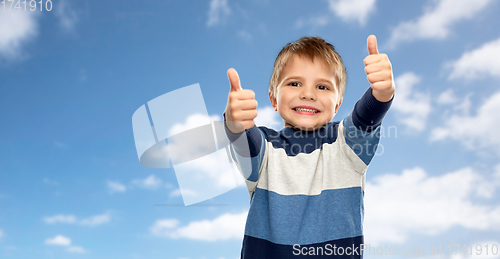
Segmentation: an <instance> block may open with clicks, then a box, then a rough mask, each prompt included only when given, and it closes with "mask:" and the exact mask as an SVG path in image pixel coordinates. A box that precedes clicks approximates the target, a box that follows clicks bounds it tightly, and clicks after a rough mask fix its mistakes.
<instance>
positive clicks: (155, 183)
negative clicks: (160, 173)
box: [132, 174, 163, 190]
mask: <svg viewBox="0 0 500 259" xmlns="http://www.w3.org/2000/svg"><path fill="white" fill-rule="evenodd" d="M162 183H163V182H162V180H161V179H160V178H158V177H156V176H155V175H153V174H152V175H150V176H148V177H146V178H145V179H136V180H133V181H132V184H134V185H136V186H138V187H140V188H145V189H151V190H154V189H158V187H160V186H161V185H162Z"/></svg>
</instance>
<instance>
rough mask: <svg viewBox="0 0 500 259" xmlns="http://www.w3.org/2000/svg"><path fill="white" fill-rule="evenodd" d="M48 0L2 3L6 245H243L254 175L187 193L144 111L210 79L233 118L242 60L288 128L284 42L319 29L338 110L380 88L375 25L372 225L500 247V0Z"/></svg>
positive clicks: (211, 250)
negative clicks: (138, 134)
mask: <svg viewBox="0 0 500 259" xmlns="http://www.w3.org/2000/svg"><path fill="white" fill-rule="evenodd" d="M44 2H45V1H44ZM52 2H53V9H52V10H51V11H46V10H44V11H39V10H37V11H29V6H28V10H27V11H24V10H21V11H19V10H11V11H8V10H5V11H3V10H2V11H0V78H1V80H0V119H1V121H2V127H1V131H0V132H1V133H2V134H1V136H0V155H1V156H0V157H1V158H0V257H2V258H23V259H29V258H96V259H98V258H147V259H153V258H174V259H180V258H190V259H195V258H206V259H211V258H214V259H220V258H225V259H228V258H238V256H239V253H240V248H241V241H242V237H243V228H244V220H245V218H246V214H245V213H246V212H247V210H248V203H249V197H248V192H247V191H246V188H245V187H244V186H241V187H237V188H235V189H233V190H231V191H229V192H227V193H225V194H223V195H220V196H217V197H216V198H213V199H210V200H207V201H204V202H201V203H197V204H195V205H192V206H188V207H184V206H183V205H181V204H182V197H181V196H180V195H179V185H178V183H177V179H176V177H175V173H174V171H173V169H172V168H169V169H152V168H147V167H144V166H142V165H141V164H140V163H139V160H138V157H137V153H136V149H135V143H134V136H133V132H132V123H131V118H132V114H133V113H134V112H135V111H136V109H138V108H139V107H140V106H141V105H143V104H145V103H147V102H148V101H150V100H151V99H154V98H155V97H157V96H160V95H162V94H165V93H167V92H170V91H173V90H175V89H178V88H181V87H184V86H188V85H192V84H195V83H199V84H200V87H201V91H202V93H203V96H204V99H205V104H206V107H207V111H208V114H209V115H210V116H219V118H220V116H221V114H222V112H223V111H224V108H225V105H226V100H227V94H228V92H229V83H228V80H227V76H226V71H227V69H228V68H231V67H234V68H235V69H236V70H237V71H238V73H239V75H240V79H241V83H242V87H243V88H247V89H252V90H253V91H255V93H256V99H257V101H258V102H259V116H258V117H257V123H258V124H262V125H269V126H271V125H273V126H274V127H277V128H279V127H280V123H281V122H280V120H279V117H278V115H277V114H276V113H273V112H271V111H269V106H270V103H269V99H268V97H267V87H268V83H269V78H270V76H271V72H272V67H273V63H274V59H275V58H276V55H277V54H278V52H279V50H280V49H281V48H282V47H283V46H284V45H285V44H286V43H288V42H290V41H294V40H296V39H298V38H300V37H302V36H321V37H323V38H324V39H325V40H327V41H329V42H331V43H332V44H333V45H334V46H335V47H336V49H337V50H338V52H339V53H340V55H341V56H342V58H343V60H344V63H345V65H346V68H347V73H348V81H347V89H346V94H345V97H344V102H343V104H342V106H341V108H340V110H339V112H338V114H337V115H336V117H335V118H334V120H341V119H343V118H344V117H345V116H347V115H348V114H349V112H350V111H351V110H352V107H353V106H354V103H355V102H356V100H357V99H358V98H359V97H361V95H362V93H363V92H364V91H365V90H366V89H367V87H369V84H368V82H367V80H366V75H365V73H364V64H363V59H364V58H365V56H366V55H367V50H366V38H367V37H368V35H370V34H375V35H376V36H377V38H378V44H379V51H380V52H382V53H386V54H388V56H389V58H390V60H391V62H392V65H393V70H394V76H395V79H396V88H397V90H396V97H395V100H394V103H393V105H392V108H391V110H390V111H389V113H388V114H387V116H386V118H385V120H384V122H383V127H384V128H385V129H389V128H392V131H387V132H388V133H389V132H390V133H391V135H389V134H387V135H385V136H383V137H382V140H381V145H382V146H383V148H379V150H380V153H379V154H378V155H377V156H376V157H375V159H374V160H373V161H372V163H371V164H370V167H369V169H368V172H367V185H366V190H365V210H366V211H365V225H364V229H365V242H366V243H370V244H372V245H374V246H379V247H383V246H384V245H387V246H392V247H395V248H396V249H400V248H402V247H426V248H427V250H426V251H427V253H426V254H425V255H424V254H420V255H415V256H412V257H413V258H454V259H458V258H477V257H478V256H470V255H460V254H459V255H456V256H455V255H454V250H453V253H452V254H450V253H449V251H448V246H449V245H453V244H462V245H465V244H467V245H475V244H479V245H481V246H483V249H486V248H484V247H485V246H486V245H489V246H488V248H489V249H490V250H491V248H492V247H493V246H494V245H497V246H500V238H499V236H500V235H499V232H500V203H499V202H498V201H499V198H500V163H499V162H498V161H500V159H499V158H500V149H499V146H500V134H498V132H497V130H498V129H499V128H500V113H499V112H498V111H499V110H500V88H499V82H500V59H499V57H500V32H499V31H498V28H499V26H500V19H499V18H498V14H499V13H500V3H499V2H498V1H493V0H477V1H467V0H428V1H396V0H386V1H380V0H379V1H377V0H356V1H345V0H331V1H314V2H313V1H307V2H306V1H270V0H269V1H267V0H251V1H231V0H210V1H196V2H194V1H193V2H191V1H190V2H187V1H111V0H110V1H88V0H81V1H69V0H66V1H64V0H60V1H58V0H53V1H52ZM0 8H2V5H1V4H0ZM7 9H8V5H7ZM184 105H188V104H184ZM182 109H183V108H182V107H179V110H182ZM173 112H175V111H173ZM394 129H396V132H397V134H395V131H394ZM439 245H441V246H442V248H443V254H442V255H440V256H431V252H430V250H431V247H432V246H434V247H436V246H439ZM453 249H455V247H453ZM490 252H492V251H490ZM483 255H484V250H483ZM372 257H376V256H373V255H369V256H367V258H372ZM392 257H393V258H401V257H403V256H401V255H394V256H392ZM481 258H482V257H481ZM487 258H500V255H497V256H496V257H495V256H491V253H490V256H488V257H487Z"/></svg>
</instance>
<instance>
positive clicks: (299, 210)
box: [245, 187, 364, 245]
mask: <svg viewBox="0 0 500 259" xmlns="http://www.w3.org/2000/svg"><path fill="white" fill-rule="evenodd" d="M251 203H252V204H251V206H250V211H249V212H248V219H247V223H246V227H245V235H249V236H253V237H256V238H261V239H265V240H268V241H271V242H273V243H278V244H287V245H293V244H297V243H299V244H313V243H319V242H324V241H326V240H333V239H341V238H349V237H355V236H361V235H362V234H363V230H362V223H363V222H362V221H363V213H364V211H363V210H364V209H363V190H362V189H361V187H351V188H344V189H335V190H324V191H323V192H322V193H321V194H319V195H280V194H277V193H275V192H272V191H268V190H264V189H260V188H257V189H256V191H255V193H254V195H253V197H252V200H251ZM299 233H300V235H299Z"/></svg>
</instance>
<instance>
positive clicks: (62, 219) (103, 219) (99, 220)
mask: <svg viewBox="0 0 500 259" xmlns="http://www.w3.org/2000/svg"><path fill="white" fill-rule="evenodd" d="M43 221H44V222H45V223H47V224H56V223H64V224H78V225H83V226H97V225H101V224H104V223H108V222H109V221H110V215H109V212H106V213H104V214H101V215H96V216H92V217H89V218H85V219H78V218H77V217H75V216H73V215H64V214H59V215H55V216H52V217H45V218H43Z"/></svg>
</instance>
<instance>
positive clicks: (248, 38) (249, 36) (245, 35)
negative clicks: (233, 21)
mask: <svg viewBox="0 0 500 259" xmlns="http://www.w3.org/2000/svg"><path fill="white" fill-rule="evenodd" d="M238 36H240V37H241V38H242V39H244V40H246V41H251V40H252V38H253V37H252V34H250V33H249V32H247V31H245V30H241V31H239V32H238Z"/></svg>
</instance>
